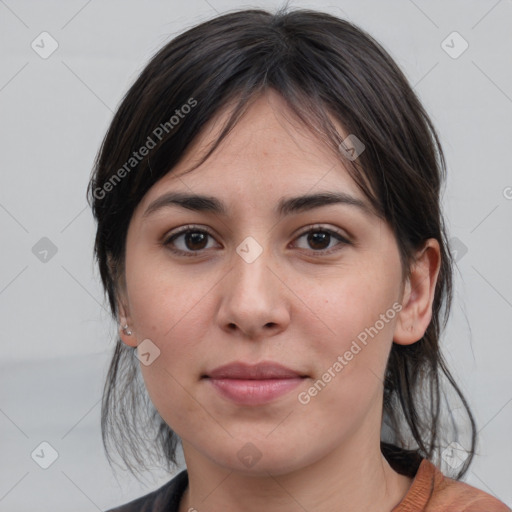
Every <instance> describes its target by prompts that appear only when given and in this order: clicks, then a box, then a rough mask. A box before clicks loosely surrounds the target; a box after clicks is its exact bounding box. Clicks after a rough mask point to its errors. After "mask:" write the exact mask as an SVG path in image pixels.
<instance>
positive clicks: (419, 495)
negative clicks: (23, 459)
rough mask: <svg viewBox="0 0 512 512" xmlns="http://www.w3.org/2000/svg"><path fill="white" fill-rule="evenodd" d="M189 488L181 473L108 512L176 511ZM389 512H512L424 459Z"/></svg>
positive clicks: (183, 473) (185, 478) (184, 474)
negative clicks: (409, 483) (406, 490)
mask: <svg viewBox="0 0 512 512" xmlns="http://www.w3.org/2000/svg"><path fill="white" fill-rule="evenodd" d="M187 485H188V474H187V471H186V470H184V471H182V472H181V473H179V474H178V475H176V476H175V477H174V478H173V479H172V480H170V481H169V482H167V483H166V484H165V485H163V486H162V487H160V488H159V489H157V490H156V491H153V492H151V493H149V494H146V495H145V496H143V497H141V498H138V499H136V500H133V501H131V502H130V503H127V504H126V505H122V506H120V507H117V508H113V509H111V510H109V511H107V512H178V511H179V503H180V500H181V497H182V496H183V493H184V492H185V489H186V488H187ZM391 512H511V509H510V508H508V507H507V506H506V505H505V504H504V503H502V502H501V501H499V500H497V499H496V498H494V497H492V496H491V495H490V494H487V493H486V492H483V491H480V490H479V489H476V488H475V487H471V486H470V485H468V484H465V483H463V482H459V481H457V480H453V479H451V478H447V477H445V476H444V475H443V474H442V473H441V471H439V469H437V468H436V467H435V466H434V465H433V464H432V463H431V462H430V461H428V460H427V459H423V460H422V462H421V464H420V467H419V468H418V471H417V473H416V476H415V477H414V480H413V482H412V484H411V487H410V488H409V491H408V492H407V494H406V495H405V496H404V497H403V499H402V501H401V502H400V503H399V504H398V505H397V506H396V507H395V508H394V509H393V510H392V511H391Z"/></svg>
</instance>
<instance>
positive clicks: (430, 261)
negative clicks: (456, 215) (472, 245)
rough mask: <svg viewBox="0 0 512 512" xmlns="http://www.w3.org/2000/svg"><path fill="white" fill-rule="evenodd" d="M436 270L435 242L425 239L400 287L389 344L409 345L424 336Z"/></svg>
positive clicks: (438, 254)
mask: <svg viewBox="0 0 512 512" xmlns="http://www.w3.org/2000/svg"><path fill="white" fill-rule="evenodd" d="M440 267H441V250H440V247H439V242H438V241H437V240H436V239H435V238H429V239H428V240H427V241H426V242H425V244H424V245H423V247H422V249H421V250H419V251H418V252H417V253H416V256H415V260H414V262H413V264H412V265H411V268H410V275H409V277H408V278H407V280H406V282H405V285H404V290H403V300H402V309H401V311H400V313H399V315H398V319H397V322H396V324H395V332H394V335H393V341H394V342H395V343H397V344H398V345H411V344H412V343H415V342H416V341H419V340H420V339H421V338H422V337H423V335H424V334H425V331H426V330H427V327H428V325H429V324H430V321H431V319H432V303H433V301H434V292H435V288H436V283H437V276H438V275H439V269H440Z"/></svg>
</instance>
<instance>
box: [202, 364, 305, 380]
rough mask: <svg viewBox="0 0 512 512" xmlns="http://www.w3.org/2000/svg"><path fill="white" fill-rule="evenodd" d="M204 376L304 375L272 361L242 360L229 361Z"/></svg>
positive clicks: (285, 377) (295, 376) (270, 376)
mask: <svg viewBox="0 0 512 512" xmlns="http://www.w3.org/2000/svg"><path fill="white" fill-rule="evenodd" d="M204 377H210V378H212V379H254V380H260V379H261V380H263V379H291V378H297V377H304V375H302V374H301V373H299V372H296V371H294V370H292V369H290V368H287V367H286V366H283V365H281V364H278V363H273V362H262V363H258V364H254V365H251V364H247V363H242V362H234V363H229V364H226V365H223V366H219V367H218V368H215V369H214V370H212V371H210V372H208V373H207V374H206V375H204Z"/></svg>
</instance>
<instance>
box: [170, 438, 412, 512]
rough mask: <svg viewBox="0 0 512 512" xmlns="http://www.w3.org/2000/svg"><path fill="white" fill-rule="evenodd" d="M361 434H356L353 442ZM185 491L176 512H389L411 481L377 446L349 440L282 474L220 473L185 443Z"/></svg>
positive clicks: (221, 471) (212, 464) (220, 469)
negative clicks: (310, 462) (186, 472)
mask: <svg viewBox="0 0 512 512" xmlns="http://www.w3.org/2000/svg"><path fill="white" fill-rule="evenodd" d="M361 435H363V436H364V435H365V433H364V432H358V433H356V437H357V436H361ZM183 450H184V454H185V460H186V463H187V470H188V475H189V486H188V489H187V491H186V493H185V495H184V497H183V499H182V501H181V504H180V512H186V511H193V510H194V509H195V510H196V511H202V510H208V512H220V511H222V512H235V511H240V510H244V511H247V512H252V511H254V512H256V511H258V512H260V511H261V510H265V511H267V512H292V511H293V512H296V511H297V510H315V511H316V512H331V511H336V512H355V511H360V510H365V511H367V512H373V511H375V512H377V511H379V512H383V511H391V510H392V509H393V508H394V507H395V506H396V505H397V504H398V503H399V502H400V501H401V499H402V498H403V497H404V495H405V494H406V493H407V490H408V488H409V486H410V484H411V479H409V478H407V477H405V476H402V475H399V474H398V473H396V472H395V471H394V470H393V469H392V468H391V467H390V466H389V464H388V462H387V461H386V459H385V458H384V457H383V455H382V454H381V452H380V436H379V440H378V442H377V443H373V444H372V445H369V444H368V443H367V445H366V447H365V449H364V450H361V442H360V440H356V439H352V440H351V441H350V442H347V443H344V445H343V446H339V447H337V448H336V449H335V450H331V451H330V452H329V453H328V454H327V455H326V456H324V457H322V458H320V459H318V460H317V461H315V462H313V463H312V464H310V465H308V466H305V467H301V468H299V469H297V470H294V471H290V472H285V473H282V474H272V473H271V472H268V471H264V472H259V473H254V474H247V473H240V472H237V471H234V470H231V469H227V468H225V467H221V466H219V465H217V464H215V463H213V462H212V461H211V459H208V458H206V457H204V456H203V455H202V454H200V453H199V452H197V451H196V450H195V449H194V448H193V447H192V446H191V445H189V444H188V443H186V442H183Z"/></svg>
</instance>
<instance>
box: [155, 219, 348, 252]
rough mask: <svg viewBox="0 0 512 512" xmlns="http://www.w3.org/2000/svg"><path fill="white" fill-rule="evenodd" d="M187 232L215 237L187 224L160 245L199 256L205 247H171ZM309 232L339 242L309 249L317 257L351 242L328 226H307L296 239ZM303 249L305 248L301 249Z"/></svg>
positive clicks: (208, 232)
mask: <svg viewBox="0 0 512 512" xmlns="http://www.w3.org/2000/svg"><path fill="white" fill-rule="evenodd" d="M187 233H206V234H207V235H208V236H210V237H212V238H215V237H214V236H213V234H212V233H210V231H208V230H207V229H205V228H203V227H199V226H194V225H189V226H184V227H183V228H181V229H180V230H179V231H177V232H175V233H171V234H170V235H169V236H167V237H165V239H164V241H163V244H162V245H164V246H165V247H167V248H168V249H169V250H170V251H172V252H173V253H175V254H178V255H180V256H186V257H192V258H194V257H198V256H200V255H201V253H202V252H203V251H206V250H207V249H201V250H198V251H182V250H181V249H176V248H173V247H172V243H173V242H174V241H175V240H176V239H177V238H178V237H179V236H181V235H185V234H187ZM310 233H327V234H329V235H331V236H333V237H334V238H336V239H337V240H338V242H339V243H338V244H336V245H335V246H334V247H332V248H331V249H319V250H314V249H311V252H312V253H313V254H314V255H315V256H319V257H321V256H327V255H330V254H332V253H333V252H337V251H339V250H341V249H343V246H344V245H351V242H350V241H349V240H347V238H345V237H344V236H343V235H342V234H341V233H339V232H337V231H335V230H333V229H328V228H325V227H322V226H311V227H309V228H308V229H307V230H306V231H303V232H302V233H300V234H299V235H297V237H296V240H297V239H299V238H301V237H303V236H304V235H308V234H310ZM303 250H307V249H303Z"/></svg>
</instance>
